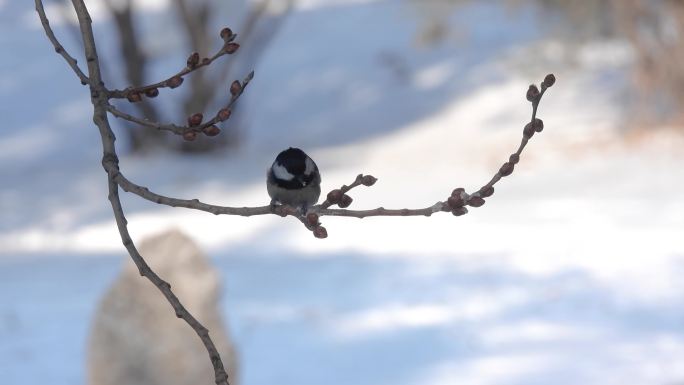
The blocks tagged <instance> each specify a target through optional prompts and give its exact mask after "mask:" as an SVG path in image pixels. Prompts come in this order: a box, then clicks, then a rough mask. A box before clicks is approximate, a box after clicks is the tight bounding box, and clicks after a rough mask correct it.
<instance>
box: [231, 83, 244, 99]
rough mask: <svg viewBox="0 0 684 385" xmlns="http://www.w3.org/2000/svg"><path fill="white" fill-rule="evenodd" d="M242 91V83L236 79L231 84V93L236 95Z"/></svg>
mask: <svg viewBox="0 0 684 385" xmlns="http://www.w3.org/2000/svg"><path fill="white" fill-rule="evenodd" d="M241 91H242V85H241V84H240V82H239V81H237V80H235V81H234V82H233V83H231V85H230V94H231V95H233V96H235V95H237V94H239V93H240V92H241Z"/></svg>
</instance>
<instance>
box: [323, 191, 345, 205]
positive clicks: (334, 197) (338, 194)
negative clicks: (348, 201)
mask: <svg viewBox="0 0 684 385" xmlns="http://www.w3.org/2000/svg"><path fill="white" fill-rule="evenodd" d="M326 199H327V200H328V202H330V203H331V204H337V202H339V201H340V199H342V190H340V189H335V190H332V191H331V192H329V193H328V196H327V197H326Z"/></svg>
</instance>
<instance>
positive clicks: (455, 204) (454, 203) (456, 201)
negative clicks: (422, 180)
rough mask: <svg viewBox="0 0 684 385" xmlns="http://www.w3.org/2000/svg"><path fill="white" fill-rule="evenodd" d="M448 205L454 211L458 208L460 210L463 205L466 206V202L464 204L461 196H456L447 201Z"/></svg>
mask: <svg viewBox="0 0 684 385" xmlns="http://www.w3.org/2000/svg"><path fill="white" fill-rule="evenodd" d="M447 204H448V205H449V207H451V208H452V209H456V208H459V207H463V205H464V204H465V202H463V198H461V196H457V197H455V196H450V197H449V199H447Z"/></svg>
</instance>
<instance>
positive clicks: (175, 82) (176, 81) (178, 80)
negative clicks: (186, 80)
mask: <svg viewBox="0 0 684 385" xmlns="http://www.w3.org/2000/svg"><path fill="white" fill-rule="evenodd" d="M166 84H167V85H168V86H169V87H171V88H176V87H179V86H180V85H181V84H183V78H182V77H180V76H174V77H172V78H171V79H169V80H168V81H167V82H166Z"/></svg>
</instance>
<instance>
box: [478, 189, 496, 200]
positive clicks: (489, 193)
mask: <svg viewBox="0 0 684 385" xmlns="http://www.w3.org/2000/svg"><path fill="white" fill-rule="evenodd" d="M492 195H494V186H489V187H487V188H486V189H484V190H482V191H480V196H481V197H483V198H487V197H490V196H492Z"/></svg>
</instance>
